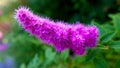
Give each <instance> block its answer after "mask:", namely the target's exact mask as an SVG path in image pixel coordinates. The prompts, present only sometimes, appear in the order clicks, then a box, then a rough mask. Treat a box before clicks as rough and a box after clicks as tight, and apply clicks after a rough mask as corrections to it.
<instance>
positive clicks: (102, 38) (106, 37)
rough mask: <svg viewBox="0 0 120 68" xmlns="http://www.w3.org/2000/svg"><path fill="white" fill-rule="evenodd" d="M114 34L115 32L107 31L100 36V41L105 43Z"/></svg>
mask: <svg viewBox="0 0 120 68" xmlns="http://www.w3.org/2000/svg"><path fill="white" fill-rule="evenodd" d="M115 34H116V33H115V32H108V33H106V34H104V35H103V36H102V37H101V38H100V41H101V42H102V43H107V42H109V41H111V40H112V38H113V37H114V36H115Z"/></svg>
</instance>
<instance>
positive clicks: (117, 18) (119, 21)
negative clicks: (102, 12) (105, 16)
mask: <svg viewBox="0 0 120 68" xmlns="http://www.w3.org/2000/svg"><path fill="white" fill-rule="evenodd" d="M109 16H110V17H111V18H112V21H113V24H114V27H115V29H116V31H117V34H118V36H119V38H120V14H114V15H109Z"/></svg>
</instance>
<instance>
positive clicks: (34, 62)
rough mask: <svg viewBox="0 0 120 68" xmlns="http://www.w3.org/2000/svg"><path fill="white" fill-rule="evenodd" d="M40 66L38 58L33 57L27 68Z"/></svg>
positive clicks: (36, 56)
mask: <svg viewBox="0 0 120 68" xmlns="http://www.w3.org/2000/svg"><path fill="white" fill-rule="evenodd" d="M39 66H40V60H39V58H38V55H35V57H34V58H33V60H32V61H31V62H30V63H29V64H28V67H27V68H39Z"/></svg>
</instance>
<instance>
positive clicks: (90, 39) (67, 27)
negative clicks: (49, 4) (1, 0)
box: [15, 7, 99, 55]
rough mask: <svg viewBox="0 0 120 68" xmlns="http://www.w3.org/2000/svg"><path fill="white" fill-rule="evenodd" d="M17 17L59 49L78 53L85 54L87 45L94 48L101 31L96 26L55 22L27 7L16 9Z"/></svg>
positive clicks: (25, 26)
mask: <svg viewBox="0 0 120 68" xmlns="http://www.w3.org/2000/svg"><path fill="white" fill-rule="evenodd" d="M15 18H16V19H17V20H18V21H19V24H20V25H21V26H22V27H23V28H24V29H25V30H26V31H27V32H29V33H30V34H32V35H34V36H36V37H37V38H39V39H40V40H41V41H42V42H44V43H47V44H49V45H51V46H53V47H55V49H56V50H57V51H63V50H65V49H70V50H72V51H73V52H74V53H75V54H77V55H84V54H85V52H86V47H89V48H93V47H95V46H96V44H97V40H98V36H99V31H98V29H97V27H96V26H85V25H83V24H80V23H77V24H67V23H65V22H62V21H56V22H55V21H53V20H50V19H49V18H44V17H39V16H37V15H34V14H33V13H32V12H31V11H30V10H29V9H27V8H25V7H21V8H19V9H17V10H16V12H15Z"/></svg>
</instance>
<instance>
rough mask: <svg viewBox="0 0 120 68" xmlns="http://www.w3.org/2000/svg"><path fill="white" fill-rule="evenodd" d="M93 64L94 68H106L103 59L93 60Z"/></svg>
mask: <svg viewBox="0 0 120 68" xmlns="http://www.w3.org/2000/svg"><path fill="white" fill-rule="evenodd" d="M94 64H95V67H96V68H108V65H107V62H106V61H105V60H104V59H103V58H95V59H94Z"/></svg>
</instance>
